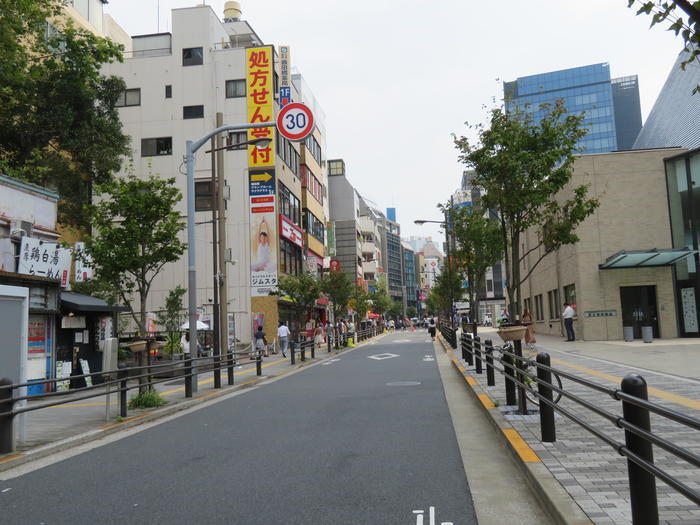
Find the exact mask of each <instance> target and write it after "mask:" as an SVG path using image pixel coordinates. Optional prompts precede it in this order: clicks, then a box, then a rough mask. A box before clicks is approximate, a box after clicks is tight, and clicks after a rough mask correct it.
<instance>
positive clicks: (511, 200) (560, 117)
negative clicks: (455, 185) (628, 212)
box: [455, 100, 599, 315]
mask: <svg viewBox="0 0 700 525" xmlns="http://www.w3.org/2000/svg"><path fill="white" fill-rule="evenodd" d="M541 109H542V110H543V111H544V115H543V117H542V119H541V121H539V122H536V121H534V119H533V117H532V113H531V112H530V111H527V108H525V109H522V108H518V107H515V108H512V109H509V110H508V111H505V110H504V109H503V108H496V109H493V110H492V111H491V122H490V127H489V128H484V127H483V126H477V127H476V130H477V132H478V135H479V140H478V142H477V143H473V142H472V141H470V139H468V138H466V137H460V138H455V144H456V147H457V149H458V150H460V156H459V158H460V160H461V161H462V162H464V163H465V164H466V165H468V166H471V167H473V168H474V169H475V170H476V176H475V178H474V181H473V182H474V184H476V185H478V186H480V187H481V188H482V189H483V190H484V192H485V194H484V195H483V197H482V203H483V206H484V207H486V208H496V209H498V212H499V215H498V217H499V221H500V224H499V226H500V229H501V239H502V245H503V252H504V258H505V267H506V283H507V288H508V295H509V299H510V302H511V307H510V311H511V313H513V314H516V315H517V314H518V312H519V304H521V303H522V301H521V297H520V285H521V284H522V282H523V281H524V280H525V279H527V277H528V276H529V275H530V273H532V271H533V270H534V269H535V267H536V266H537V265H538V264H539V262H541V261H542V259H543V258H544V257H545V255H546V254H547V253H549V252H552V251H553V250H556V249H558V248H559V247H561V246H563V245H566V244H573V243H575V242H577V241H578V237H577V236H576V233H575V229H576V226H578V224H580V223H581V222H582V221H583V220H584V219H585V218H586V217H588V216H589V215H590V214H592V213H593V212H594V211H595V209H596V208H597V206H598V204H599V203H598V201H597V200H595V199H588V198H587V193H588V188H587V186H585V185H582V186H579V187H577V188H571V189H570V193H571V198H569V199H568V200H564V198H563V197H562V196H561V195H560V194H559V193H560V192H561V190H563V189H564V188H565V187H567V185H568V184H569V181H570V180H571V176H572V163H573V161H574V154H575V152H576V151H577V145H576V144H577V141H578V140H579V139H580V138H582V137H583V136H584V135H585V133H586V130H585V128H583V127H582V126H581V121H582V120H583V116H582V115H570V114H567V111H566V108H565V107H564V104H563V102H562V101H561V100H559V101H557V102H556V103H555V104H554V105H550V104H543V105H542V106H541ZM567 189H568V190H569V188H567ZM531 228H532V229H533V230H534V232H535V234H536V235H537V242H536V243H535V245H534V246H530V247H529V250H528V252H526V253H521V252H520V249H521V246H520V244H521V243H520V238H521V235H522V234H523V233H524V232H525V231H527V230H528V229H531ZM540 248H543V249H542V250H540ZM530 253H538V254H540V257H539V258H538V259H537V260H536V261H535V262H534V264H530V266H529V268H528V273H527V274H526V275H525V276H521V273H520V268H521V265H522V263H523V260H524V258H525V257H526V256H527V255H529V254H530Z"/></svg>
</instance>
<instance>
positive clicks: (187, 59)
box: [182, 47, 204, 66]
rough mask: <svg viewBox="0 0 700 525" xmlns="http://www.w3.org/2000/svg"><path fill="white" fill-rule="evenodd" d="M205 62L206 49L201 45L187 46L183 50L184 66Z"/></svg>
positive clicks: (199, 64)
mask: <svg viewBox="0 0 700 525" xmlns="http://www.w3.org/2000/svg"><path fill="white" fill-rule="evenodd" d="M203 63H204V50H203V48H201V47H186V48H184V49H183V50H182V65H183V66H201V65H202V64H203Z"/></svg>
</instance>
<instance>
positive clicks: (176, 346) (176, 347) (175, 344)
mask: <svg viewBox="0 0 700 525" xmlns="http://www.w3.org/2000/svg"><path fill="white" fill-rule="evenodd" d="M162 350H163V353H164V354H165V355H173V354H177V353H180V352H184V351H185V349H184V348H182V346H181V345H180V333H179V332H169V333H168V335H167V336H166V338H165V344H164V345H163V348H162Z"/></svg>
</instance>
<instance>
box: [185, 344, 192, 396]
mask: <svg viewBox="0 0 700 525" xmlns="http://www.w3.org/2000/svg"><path fill="white" fill-rule="evenodd" d="M185 397H192V357H191V355H190V354H187V359H185Z"/></svg>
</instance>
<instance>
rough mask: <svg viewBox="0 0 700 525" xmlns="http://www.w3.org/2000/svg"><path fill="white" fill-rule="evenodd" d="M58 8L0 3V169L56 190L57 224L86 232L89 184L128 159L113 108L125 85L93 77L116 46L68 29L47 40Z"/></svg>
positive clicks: (22, 1) (117, 57)
mask: <svg viewBox="0 0 700 525" xmlns="http://www.w3.org/2000/svg"><path fill="white" fill-rule="evenodd" d="M64 3H65V2H59V1H55V0H0V13H2V15H1V16H0V56H1V57H2V67H0V169H2V170H3V171H4V172H5V173H7V174H8V175H11V176H14V177H17V178H21V179H23V180H27V181H29V182H33V183H36V184H39V185H42V186H46V187H49V188H51V189H53V190H55V191H57V192H58V194H59V195H60V196H61V199H60V201H59V210H58V212H59V221H60V222H61V223H63V224H67V225H71V226H74V227H77V228H82V229H88V228H89V220H88V218H87V216H86V214H85V209H84V204H85V203H87V202H89V201H90V197H91V192H92V188H93V184H97V183H102V182H105V181H107V180H109V178H110V177H111V175H112V173H114V172H116V171H118V170H119V169H120V166H121V159H122V157H123V156H125V155H128V154H129V138H128V136H126V135H125V134H124V133H122V129H121V122H120V120H119V114H118V112H117V110H116V108H115V103H116V102H117V99H118V97H119V95H120V93H121V92H122V91H123V90H124V88H125V84H124V81H123V80H122V79H121V78H119V77H115V76H111V77H106V76H104V75H101V74H100V70H101V68H102V66H103V65H104V64H107V63H110V62H114V61H121V60H122V55H121V52H122V47H121V45H119V44H116V43H114V42H113V41H111V40H109V39H107V38H101V37H98V36H96V35H94V34H93V33H91V32H89V31H86V30H82V29H75V28H74V27H72V26H71V25H68V26H65V27H61V28H60V32H55V33H53V34H51V35H49V34H48V32H47V27H46V20H47V19H48V18H50V17H52V16H54V15H57V14H58V13H59V12H60V10H61V6H62V4H64ZM55 23H57V22H55Z"/></svg>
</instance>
